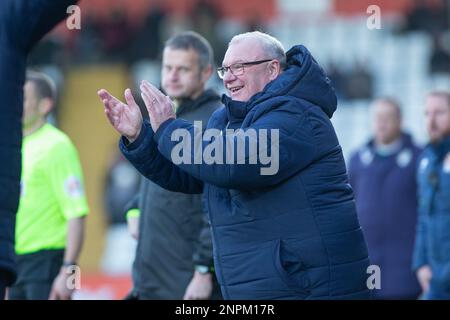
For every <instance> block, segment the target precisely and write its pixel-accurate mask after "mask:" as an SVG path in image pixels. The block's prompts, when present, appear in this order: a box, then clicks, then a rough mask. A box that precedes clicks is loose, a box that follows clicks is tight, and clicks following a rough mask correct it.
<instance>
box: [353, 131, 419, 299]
mask: <svg viewBox="0 0 450 320" xmlns="http://www.w3.org/2000/svg"><path fill="white" fill-rule="evenodd" d="M420 152H421V149H420V148H418V147H417V146H415V145H414V143H413V141H412V138H411V136H410V135H408V134H403V135H402V137H401V144H400V145H399V146H398V148H397V150H394V151H393V152H392V153H391V154H389V155H380V154H379V153H378V152H377V150H376V148H375V146H374V141H373V140H371V141H370V142H369V143H367V144H366V145H365V146H363V147H362V148H361V149H360V150H358V151H357V152H356V153H355V154H354V155H353V156H352V157H351V159H350V166H349V173H348V174H349V179H350V184H351V185H352V188H353V190H354V191H355V199H356V208H357V211H358V217H359V222H360V223H361V227H362V228H363V232H364V236H365V237H366V241H367V247H368V249H369V256H370V262H371V263H372V264H374V265H377V266H379V267H380V269H381V289H377V290H374V292H373V293H374V297H376V298H379V299H407V298H409V299H414V298H417V297H418V296H419V294H420V291H421V289H420V286H419V283H418V282H417V278H416V275H415V274H414V272H413V271H412V269H411V263H412V255H413V248H414V238H415V234H416V220H417V184H416V171H417V161H418V158H419V155H420Z"/></svg>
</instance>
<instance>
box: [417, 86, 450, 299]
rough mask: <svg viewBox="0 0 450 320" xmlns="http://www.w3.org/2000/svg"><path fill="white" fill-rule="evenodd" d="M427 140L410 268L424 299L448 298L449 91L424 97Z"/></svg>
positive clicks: (449, 211)
mask: <svg viewBox="0 0 450 320" xmlns="http://www.w3.org/2000/svg"><path fill="white" fill-rule="evenodd" d="M425 120H426V125H427V130H428V135H429V137H430V143H429V145H428V146H427V147H426V148H425V150H424V152H423V153H422V155H421V157H420V160H419V168H418V173H417V183H418V186H419V189H418V190H419V191H418V192H419V219H418V225H417V233H416V243H415V247H414V257H413V270H414V271H415V272H416V274H417V279H418V280H419V283H420V285H421V287H422V290H423V295H422V298H423V299H426V300H435V299H439V300H442V299H445V300H450V93H449V92H448V91H434V92H431V93H429V94H428V95H427V98H426V100H425Z"/></svg>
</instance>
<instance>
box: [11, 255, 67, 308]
mask: <svg viewBox="0 0 450 320" xmlns="http://www.w3.org/2000/svg"><path fill="white" fill-rule="evenodd" d="M16 259H17V280H16V282H15V283H14V285H13V286H12V287H11V288H9V290H8V298H9V300H47V299H48V297H49V295H50V291H51V289H52V285H53V281H54V280H55V278H56V276H57V275H58V273H59V271H60V269H61V266H62V263H63V259H64V250H63V249H59V250H42V251H38V252H35V253H31V254H24V255H17V257H16Z"/></svg>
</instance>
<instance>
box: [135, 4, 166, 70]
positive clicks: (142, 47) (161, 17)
mask: <svg viewBox="0 0 450 320" xmlns="http://www.w3.org/2000/svg"><path fill="white" fill-rule="evenodd" d="M166 16H167V12H166V9H165V7H164V3H163V0H158V1H156V2H153V3H152V7H151V8H150V11H149V12H148V14H147V16H146V17H145V19H144V23H143V24H142V26H141V27H140V28H139V29H138V30H137V32H136V33H135V35H134V36H132V37H133V38H132V45H131V53H130V58H131V60H132V62H135V61H138V60H141V59H150V60H157V59H159V58H160V57H159V54H160V52H161V49H162V46H163V40H162V37H163V30H162V29H163V26H164V24H165V23H166V19H167V17H166Z"/></svg>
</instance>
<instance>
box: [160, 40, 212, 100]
mask: <svg viewBox="0 0 450 320" xmlns="http://www.w3.org/2000/svg"><path fill="white" fill-rule="evenodd" d="M162 64H163V65H162V71H161V82H162V88H163V89H164V91H165V92H166V94H167V95H168V96H169V97H171V98H173V99H180V98H192V99H195V98H197V97H198V96H199V95H200V94H201V93H202V91H203V89H204V85H205V82H206V80H205V79H203V77H202V72H201V70H200V66H199V63H198V54H197V52H196V51H194V50H193V49H189V50H180V49H171V48H165V49H164V52H163V61H162Z"/></svg>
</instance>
